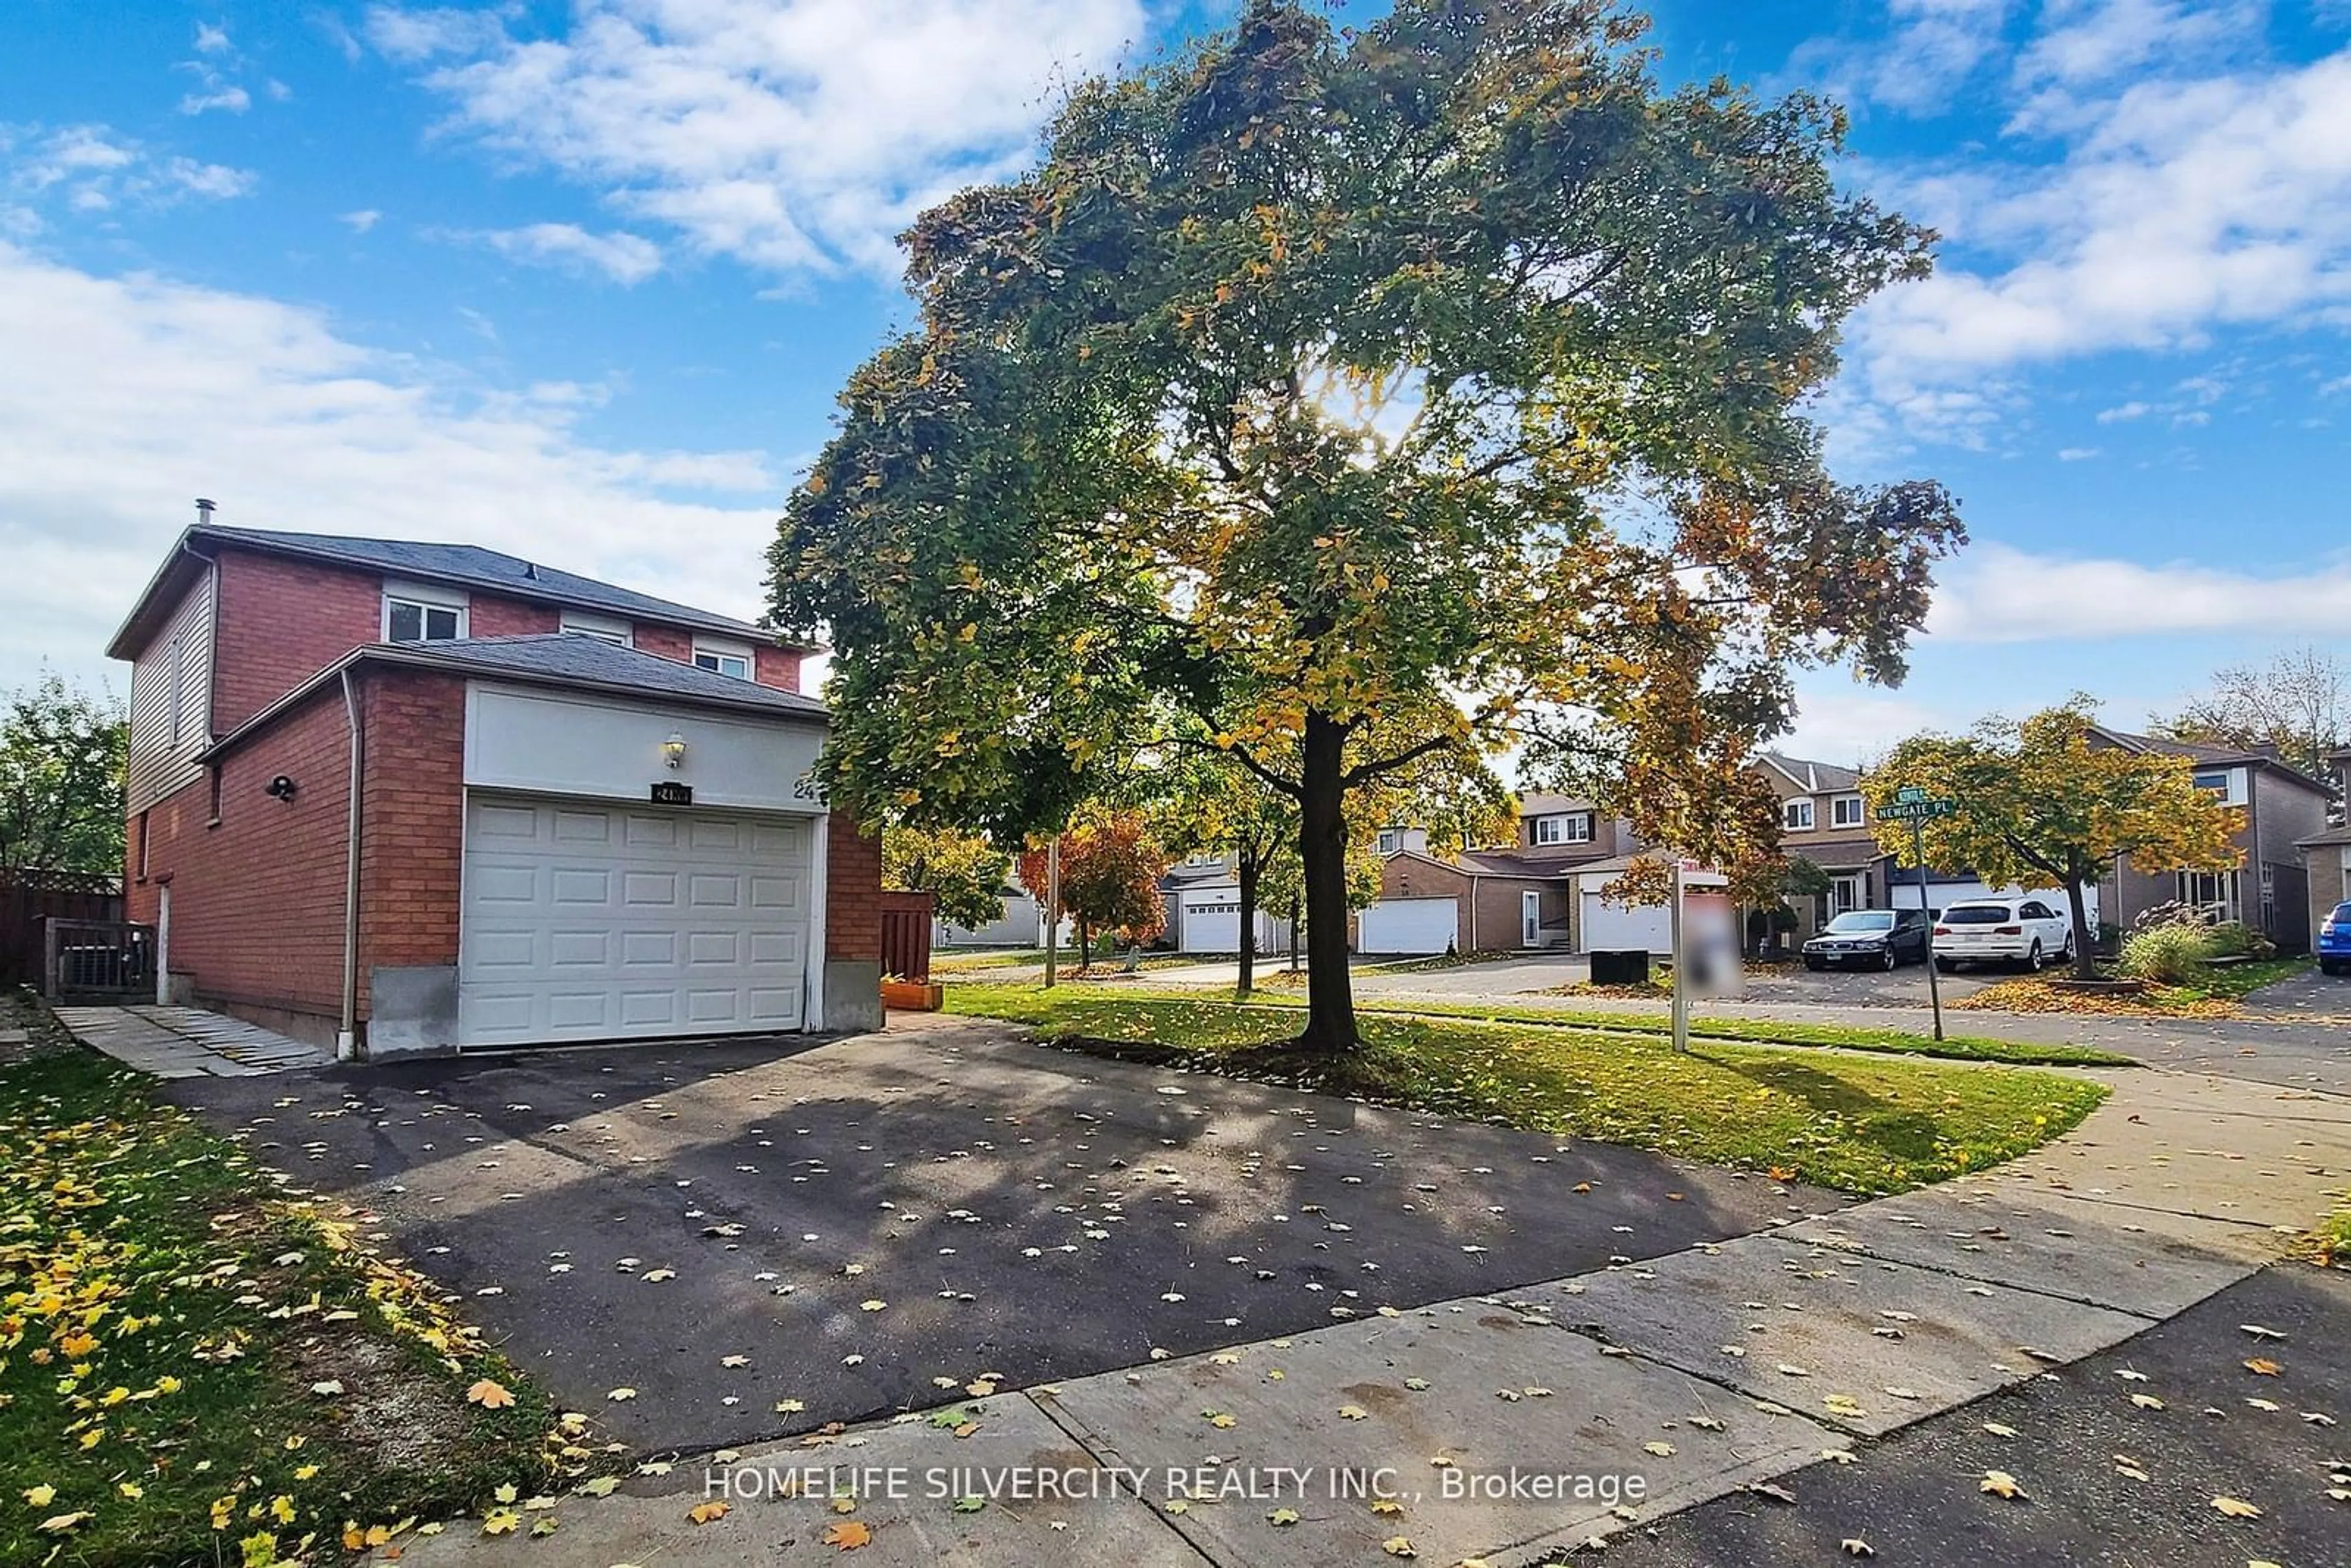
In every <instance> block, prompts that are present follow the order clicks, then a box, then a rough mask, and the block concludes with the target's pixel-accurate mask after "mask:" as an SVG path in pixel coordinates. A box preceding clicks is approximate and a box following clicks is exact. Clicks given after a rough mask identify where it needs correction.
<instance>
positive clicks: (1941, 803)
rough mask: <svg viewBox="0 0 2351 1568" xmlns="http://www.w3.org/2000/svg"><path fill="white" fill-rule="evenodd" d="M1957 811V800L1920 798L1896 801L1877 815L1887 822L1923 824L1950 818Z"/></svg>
mask: <svg viewBox="0 0 2351 1568" xmlns="http://www.w3.org/2000/svg"><path fill="white" fill-rule="evenodd" d="M1903 793H1905V794H1907V793H1909V791H1907V790H1905V791H1903ZM1958 810H1959V802H1958V801H1957V800H1927V799H1925V798H1923V797H1922V798H1920V799H1918V800H1899V799H1897V800H1895V802H1894V804H1892V805H1890V806H1887V807H1886V808H1885V809H1884V810H1880V811H1879V812H1878V813H1877V814H1878V815H1879V816H1880V817H1882V818H1884V819H1886V821H1895V822H1923V821H1928V819H1930V818H1934V817H1949V816H1951V815H1953V814H1954V813H1956V812H1957V811H1958Z"/></svg>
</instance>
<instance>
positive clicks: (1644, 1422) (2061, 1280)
mask: <svg viewBox="0 0 2351 1568" xmlns="http://www.w3.org/2000/svg"><path fill="white" fill-rule="evenodd" d="M2108 1081H2109V1082H2112V1083H2113V1085H2114V1087H2115V1091H2116V1092H2115V1094H2114V1096H2113V1098H2112V1099H2111V1100H2110V1101H2109V1102H2108V1103H2106V1104H2105V1106H2103V1107H2102V1108H2101V1109H2100V1110H2099V1111H2098V1112H2097V1113H2095V1114H2094V1115H2093V1116H2092V1117H2091V1118H2090V1119H2089V1120H2088V1121H2087V1122H2085V1123H2084V1124H2083V1125H2082V1126H2081V1127H2079V1128H2077V1129H2075V1131H2074V1132H2073V1133H2072V1134H2068V1135H2066V1136H2065V1137H2063V1138H2060V1139H2058V1140H2057V1141H2056V1142H2054V1143H2053V1144H2051V1145H2048V1146H2047V1147H2046V1148H2044V1149H2043V1150H2041V1151H2039V1152H2038V1153H2036V1154H2035V1155H2031V1156H2028V1157H2027V1158H2025V1159H2022V1160H2020V1161H2017V1162H2014V1163H2013V1164H2011V1166H2005V1167H2002V1168H2001V1169H2000V1170H1998V1171H1994V1172H1990V1173H1987V1174H1985V1175H1984V1176H1980V1177H1977V1178H1974V1179H1971V1180H1967V1181H1962V1182H1956V1183H1951V1184H1947V1185H1946V1186H1942V1187H1939V1188H1935V1189H1929V1190H1927V1191H1923V1192H1918V1193H1913V1194H1909V1195H1906V1196H1905V1197H1897V1198H1889V1199H1885V1200H1881V1201H1878V1202H1875V1203H1868V1204H1864V1205H1860V1206H1858V1207H1855V1208H1851V1209H1847V1210H1844V1211H1842V1212H1840V1213H1838V1214H1836V1215H1834V1216H1831V1217H1829V1218H1820V1219H1813V1220H1807V1221H1798V1222H1795V1223H1792V1224H1789V1225H1786V1226H1783V1227H1781V1228H1776V1229H1771V1230H1767V1231H1763V1232H1760V1233H1757V1234H1755V1235H1751V1236H1748V1237H1744V1238H1740V1239H1736V1240H1732V1241H1728V1242H1724V1243H1721V1244H1719V1245H1708V1246H1701V1247H1697V1248H1693V1249H1689V1250H1687V1251H1684V1252H1679V1253H1676V1254H1672V1255H1669V1256H1667V1257H1664V1258H1660V1259H1656V1260H1651V1261H1649V1262H1646V1263H1641V1264H1631V1263H1625V1264H1618V1265H1614V1266H1612V1267H1610V1268H1608V1269H1604V1270H1599V1271H1596V1272H1593V1273H1586V1274H1583V1275H1578V1276H1575V1277H1573V1278H1568V1279H1562V1280H1559V1281H1552V1282H1550V1283H1547V1284H1543V1285H1539V1286H1533V1287H1529V1288H1527V1289H1524V1290H1521V1291H1510V1292H1508V1293H1506V1294H1505V1295H1502V1296H1496V1297H1473V1298H1464V1299H1461V1300H1458V1301H1442V1302H1438V1303H1436V1304H1434V1305H1430V1306H1426V1307H1422V1308H1417V1309H1414V1310H1411V1311H1407V1312H1400V1313H1396V1314H1395V1315H1393V1316H1381V1317H1371V1318H1365V1319H1362V1320H1358V1321H1355V1322H1344V1323H1340V1324H1335V1325H1333V1326H1332V1327H1329V1328H1323V1329H1318V1330H1315V1331H1313V1332H1311V1333H1301V1334H1297V1335H1294V1336H1290V1337H1285V1338H1279V1339H1272V1340H1267V1341H1261V1342H1258V1343H1249V1344H1244V1345H1239V1346H1236V1347H1233V1348H1230V1349H1227V1350H1222V1351H1217V1352H1212V1353H1204V1354H1195V1355H1190V1356H1185V1357H1181V1358H1177V1359H1173V1360H1169V1361H1165V1362H1162V1363H1158V1364H1143V1365H1140V1366H1136V1367H1133V1368H1129V1369H1125V1370H1123V1371H1116V1372H1110V1373H1104V1374H1102V1375H1096V1376H1092V1377H1087V1378H1082V1379H1079V1380H1075V1381H1072V1382H1069V1383H1065V1384H1061V1385H1043V1386H1039V1387H1034V1388H1030V1389H1028V1390H1026V1391H1023V1392H1019V1393H997V1394H992V1395H991V1396H983V1397H973V1398H967V1399H965V1400H963V1402H962V1403H961V1404H959V1405H955V1406H949V1407H948V1408H949V1410H950V1411H952V1412H953V1414H951V1415H946V1416H925V1415H923V1414H920V1413H912V1414H909V1415H907V1416H901V1417H899V1418H898V1420H897V1421H895V1422H893V1423H890V1424H886V1425H883V1426H881V1427H872V1428H867V1429H860V1430H852V1431H846V1432H838V1433H819V1434H815V1435H812V1436H811V1437H807V1438H803V1439H801V1440H800V1441H799V1442H798V1443H795V1444H791V1445H788V1446H787V1445H778V1446H775V1447H773V1448H764V1449H758V1450H751V1451H747V1452H745V1453H743V1454H740V1455H735V1454H731V1453H722V1454H720V1455H717V1456H714V1457H712V1458H709V1459H708V1460H707V1461H706V1462H705V1461H697V1462H693V1463H679V1464H677V1465H675V1466H674V1468H667V1469H660V1470H659V1471H658V1473H653V1474H641V1475H640V1476H638V1477H637V1478H635V1479H632V1480H630V1481H628V1482H627V1483H626V1484H625V1485H624V1487H623V1489H622V1491H621V1492H619V1493H618V1494H616V1495H614V1496H612V1497H611V1498H608V1499H605V1500H584V1499H580V1500H563V1501H560V1502H559V1504H558V1505H557V1506H555V1507H554V1508H553V1509H552V1510H551V1512H552V1513H553V1515H554V1516H556V1517H558V1518H559V1520H560V1521H561V1531H562V1534H561V1536H560V1539H561V1540H562V1541H563V1542H565V1543H566V1544H567V1547H568V1548H569V1550H568V1551H567V1552H566V1556H565V1561H567V1562H580V1563H591V1562H592V1563H622V1562H631V1563H651V1562H653V1561H656V1560H658V1561H659V1562H661V1563H664V1564H670V1563H745V1564H748V1563H770V1562H778V1561H793V1560H799V1559H806V1560H810V1561H814V1560H817V1559H819V1558H831V1557H832V1556H835V1555H836V1554H837V1550H836V1547H837V1543H838V1542H840V1541H841V1539H842V1538H843V1537H842V1535H841V1533H840V1532H841V1531H844V1530H846V1531H847V1539H849V1540H852V1541H854V1540H858V1539H862V1538H863V1532H864V1531H871V1538H870V1542H868V1544H866V1545H865V1546H863V1547H861V1548H859V1550H860V1552H861V1553H862V1555H861V1556H860V1557H859V1559H858V1561H859V1562H860V1563H900V1562H904V1563H910V1564H911V1563H916V1562H923V1563H927V1562H930V1561H933V1560H939V1559H944V1560H947V1561H952V1562H956V1563H987V1564H996V1563H1002V1564H1006V1565H1014V1564H1027V1563H1036V1562H1042V1561H1049V1560H1050V1561H1061V1562H1071V1563H1096V1562H1113V1561H1115V1562H1122V1563H1123V1562H1137V1563H1201V1562H1204V1561H1205V1562H1208V1563H1220V1564H1231V1565H1234V1568H1239V1565H1241V1564H1249V1565H1251V1568H1256V1565H1259V1564H1264V1563H1299V1564H1320V1563H1361V1562H1365V1561H1376V1560H1378V1558H1377V1555H1376V1554H1377V1553H1378V1552H1381V1551H1382V1550H1383V1549H1385V1550H1386V1551H1387V1552H1389V1554H1390V1555H1403V1554H1405V1552H1410V1553H1412V1554H1414V1555H1416V1556H1417V1557H1419V1558H1421V1559H1425V1560H1426V1561H1430V1562H1433V1563H1454V1562H1457V1561H1459V1560H1460V1559H1462V1558H1465V1557H1474V1558H1479V1559H1482V1560H1484V1561H1486V1562H1488V1563H1494V1564H1497V1565H1502V1564H1512V1563H1533V1562H1536V1561H1539V1560H1541V1559H1542V1558H1544V1557H1545V1556H1547V1555H1549V1554H1552V1553H1554V1552H1559V1551H1560V1550H1562V1549H1563V1548H1569V1547H1573V1546H1575V1545H1578V1544H1580V1543H1582V1542H1586V1541H1589V1540H1593V1539H1595V1538H1605V1537H1606V1536H1608V1535H1609V1534H1611V1533H1613V1532H1614V1531H1620V1530H1623V1529H1625V1527H1626V1526H1628V1525H1629V1524H1632V1523H1635V1522H1646V1521H1651V1520H1654V1519H1656V1518H1658V1517H1661V1516H1662V1515H1664V1514H1666V1513H1668V1512H1671V1511H1675V1510H1677V1509H1681V1508H1685V1507H1687V1506H1690V1505H1692V1504H1695V1503H1698V1502H1701V1501H1704V1500H1708V1499H1710V1498H1714V1497H1719V1496H1722V1495H1724V1494H1726V1493H1729V1492H1731V1491H1734V1490H1739V1489H1741V1488H1746V1487H1751V1486H1754V1485H1757V1484H1759V1483H1768V1482H1769V1481H1770V1480H1771V1479H1772V1478H1774V1477H1778V1476H1782V1475H1785V1474H1786V1473H1788V1472H1790V1471H1792V1470H1793V1469H1798V1468H1800V1467H1802V1466H1803V1465H1806V1464H1809V1463H1813V1462H1817V1461H1818V1460H1819V1459H1820V1458H1822V1457H1823V1456H1824V1455H1826V1456H1831V1457H1838V1456H1844V1457H1850V1458H1851V1459H1852V1461H1853V1462H1857V1463H1864V1464H1865V1463H1867V1462H1868V1460H1867V1456H1868V1452H1869V1443H1870V1439H1872V1438H1874V1437H1877V1436H1880V1435H1882V1434H1886V1433H1889V1432H1892V1431H1895V1430H1897V1429H1899V1428H1902V1427H1907V1426H1909V1425H1911V1424H1914V1423H1916V1422H1918V1421H1920V1420H1923V1419H1925V1418H1927V1417H1928V1416H1931V1415H1934V1414H1936V1413H1938V1412H1940V1411H1944V1410H1949V1409H1951V1408H1953V1407H1955V1406H1959V1405H1961V1404H1964V1403H1966V1402H1968V1401H1970V1400H1972V1399H1975V1398H1977V1397H1979V1396H1983V1395H1986V1394H1988V1393H1991V1392H1992V1391H1994V1390H1997V1389H2001V1388H2003V1387H2008V1386H2011V1385H2018V1384H2021V1383H2024V1382H2026V1381H2028V1380H2031V1379H2034V1378H2038V1377H2042V1376H2044V1375H2051V1374H2052V1373H2053V1372H2054V1371H2055V1370H2056V1369H2058V1368H2061V1367H2063V1366H2064V1365H2065V1364H2068V1363H2071V1362H2073V1361H2075V1360H2077V1359H2080V1358H2082V1357H2085V1356H2088V1355H2091V1354H2095V1353H2096V1352H2098V1351H2100V1350H2103V1349H2105V1348H2107V1347H2110V1346H2112V1345H2115V1344H2116V1343H2120V1342H2122V1341H2125V1340H2127V1339H2129V1338H2131V1337H2132V1336H2134V1335H2136V1334H2138V1333H2141V1332H2143V1331H2145V1330H2146V1329H2147V1328H2149V1327H2151V1326H2152V1325H2153V1324H2155V1323H2156V1322H2159V1321H2161V1320H2163V1319H2166V1318H2168V1317H2170V1316H2172V1315H2174V1314H2176V1313H2178V1312H2181V1311H2183V1310H2185V1309H2186V1308H2187V1307H2189V1305H2191V1304H2193V1303H2194V1302H2196V1301H2201V1300H2203V1299H2204V1298H2206V1297H2208V1296H2210V1294H2212V1293H2213V1292H2214V1291H2219V1290H2220V1289H2222V1288H2223V1287H2225V1286H2228V1285H2230V1284H2231V1283H2233V1282H2235V1281H2240V1280H2242V1279H2244V1278H2245V1277H2246V1276H2247V1275H2249V1274H2251V1273H2252V1271H2253V1270H2255V1269H2256V1268H2258V1267H2259V1266H2260V1265H2261V1264H2262V1263H2263V1262H2266V1261H2269V1260H2273V1259H2275V1258H2276V1257H2277V1256H2279V1255H2280V1253H2281V1251H2282V1250H2283V1247H2284V1245H2285V1243H2286V1241H2287V1240H2288V1239H2289V1237H2290V1235H2291V1233H2294V1232H2297V1231H2299V1230H2300V1229H2301V1228H2303V1227H2304V1226H2306V1225H2307V1224H2309V1223H2310V1222H2311V1221H2312V1220H2314V1219H2315V1218H2317V1217H2318V1216H2319V1215H2320V1214H2322V1213H2323V1212H2325V1209H2326V1207H2328V1205H2329V1203H2330V1200H2331V1198H2332V1197H2333V1196H2334V1195H2335V1194H2336V1193H2339V1192H2340V1191H2341V1189H2342V1188H2343V1186H2344V1185H2345V1183H2346V1180H2351V1176H2346V1173H2347V1172H2351V1117H2346V1110H2351V1107H2346V1105H2345V1103H2343V1102H2341V1101H2336V1100H2331V1099H2325V1098H2322V1097H2318V1096H2314V1095H2309V1094H2305V1093H2301V1092H2294V1091H2281V1090H2278V1089H2275V1088H2273V1087H2270V1086H2266V1085H2260V1084H2254V1083H2247V1082H2231V1081H2227V1080H2220V1079H2207V1078H2186V1077H2180V1076H2175V1075H2170V1074H2162V1073H2153V1072H2135V1073H2123V1074H2118V1075H2111V1076H2109V1079H2108ZM958 1434H961V1435H960V1436H958ZM810 1467H815V1468H816V1470H815V1472H814V1473H810ZM1042 1479H1051V1480H1052V1481H1054V1482H1055V1483H1056V1486H1055V1489H1054V1490H1056V1491H1057V1492H1060V1493H1064V1494H1067V1493H1075V1494H1078V1495H1057V1496H1047V1497H1038V1496H1034V1495H1023V1496H1019V1497H1012V1496H1004V1495H995V1496H991V1495H990V1494H991V1493H999V1494H1000V1492H1001V1490H1002V1489H1004V1488H1008V1487H1016V1486H1025V1487H1026V1488H1027V1490H1029V1492H1031V1493H1033V1492H1035V1491H1036V1490H1040V1489H1039V1487H1038V1485H1037V1483H1038V1482H1039V1481H1040V1480H1042ZM893 1490H894V1491H895V1492H896V1493H897V1495H892V1493H893ZM779 1493H780V1494H783V1495H778V1494H779ZM852 1493H853V1494H856V1495H855V1497H854V1500H853V1503H852V1497H851V1494H852ZM1205 1494H1221V1495H1205ZM836 1496H838V1499H839V1500H836ZM706 1500H711V1501H725V1502H727V1503H729V1505H730V1511H728V1512H727V1513H726V1515H725V1516H724V1517H723V1518H719V1519H716V1520H715V1521H712V1522H709V1523H706V1524H700V1525H696V1524H693V1523H691V1522H689V1521H688V1519H687V1511H688V1510H689V1509H691V1508H693V1507H695V1505H697V1504H700V1503H703V1502H705V1501H706ZM852 1526H862V1530H853V1529H849V1527H852ZM476 1531H477V1527H476V1526H475V1525H473V1524H471V1523H469V1522H461V1523H456V1524H453V1525H452V1526H451V1527H450V1529H449V1531H448V1532H446V1533H444V1534H443V1535H440V1536H438V1537H435V1538H432V1539H429V1540H420V1541H415V1542H410V1543H409V1544H408V1549H407V1552H406V1554H405V1555H406V1560H407V1561H409V1562H411V1563H426V1564H437V1563H447V1562H455V1561H459V1560H461V1559H471V1558H475V1557H479V1556H482V1555H483V1554H485V1553H494V1552H500V1551H507V1552H511V1551H515V1550H517V1548H516V1547H514V1546H512V1545H509V1544H506V1543H505V1542H503V1541H500V1540H492V1539H489V1538H485V1537H483V1536H481V1535H479V1534H478V1533H477V1532H476ZM827 1531H835V1532H836V1533H835V1535H834V1543H831V1544H828V1543H825V1542H824V1537H825V1535H826V1533H827ZM524 1550H528V1548H524Z"/></svg>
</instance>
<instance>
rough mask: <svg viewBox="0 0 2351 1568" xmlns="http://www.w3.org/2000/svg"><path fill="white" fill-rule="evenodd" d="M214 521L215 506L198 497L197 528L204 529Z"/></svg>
mask: <svg viewBox="0 0 2351 1568" xmlns="http://www.w3.org/2000/svg"><path fill="white" fill-rule="evenodd" d="M212 520H213V504H212V503H211V502H210V501H207V500H205V499H204V497H202V496H199V497H196V526H197V527H198V528H202V527H204V525H205V524H206V523H209V522H211V521H212Z"/></svg>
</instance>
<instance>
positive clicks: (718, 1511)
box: [685, 1502, 727, 1524]
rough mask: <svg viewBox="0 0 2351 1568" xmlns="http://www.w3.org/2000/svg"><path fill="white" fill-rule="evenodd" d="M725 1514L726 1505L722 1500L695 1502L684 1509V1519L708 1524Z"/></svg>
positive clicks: (722, 1517) (723, 1516)
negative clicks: (690, 1506)
mask: <svg viewBox="0 0 2351 1568" xmlns="http://www.w3.org/2000/svg"><path fill="white" fill-rule="evenodd" d="M726 1514H727V1506H726V1504H725V1503H723V1502H701V1503H696V1504H695V1505H694V1506H693V1507H692V1508H689V1509H687V1510H686V1511H685V1517H686V1519H687V1520H688V1521H691V1522H693V1523H695V1524H709V1523H712V1522H714V1521H717V1520H721V1519H724V1518H726Z"/></svg>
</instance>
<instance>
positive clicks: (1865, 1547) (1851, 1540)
mask: <svg viewBox="0 0 2351 1568" xmlns="http://www.w3.org/2000/svg"><path fill="white" fill-rule="evenodd" d="M1837 1544H1838V1545H1839V1546H1842V1547H1844V1554H1845V1555H1846V1556H1847V1557H1875V1556H1876V1555H1877V1548H1876V1547H1875V1546H1872V1545H1871V1544H1870V1543H1869V1542H1866V1541H1864V1540H1863V1539H1862V1538H1861V1537H1860V1536H1858V1535H1848V1536H1846V1537H1845V1538H1844V1540H1843V1541H1840V1542H1837Z"/></svg>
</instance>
